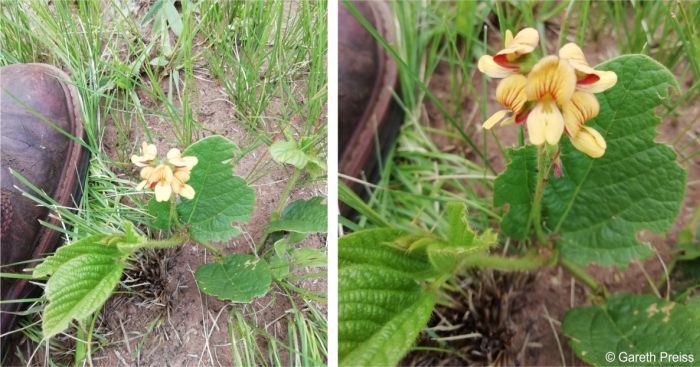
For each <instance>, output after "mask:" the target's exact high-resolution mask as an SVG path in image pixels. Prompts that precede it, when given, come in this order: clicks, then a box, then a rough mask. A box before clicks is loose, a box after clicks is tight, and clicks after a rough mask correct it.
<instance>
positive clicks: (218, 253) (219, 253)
mask: <svg viewBox="0 0 700 367" xmlns="http://www.w3.org/2000/svg"><path fill="white" fill-rule="evenodd" d="M195 242H196V243H197V244H198V245H200V246H202V247H204V248H205V249H207V250H209V251H211V252H213V253H214V254H216V256H219V257H223V256H224V252H223V251H221V249H218V248H216V247H215V246H214V245H212V244H210V243H207V242H204V241H202V242H199V241H195Z"/></svg>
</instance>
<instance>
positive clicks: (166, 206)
mask: <svg viewBox="0 0 700 367" xmlns="http://www.w3.org/2000/svg"><path fill="white" fill-rule="evenodd" d="M148 214H150V215H152V216H153V217H154V218H153V220H151V221H150V222H149V223H148V224H149V226H151V227H153V228H156V229H163V230H165V229H170V228H171V227H172V226H173V219H174V218H172V216H171V214H170V201H156V199H155V198H152V199H151V200H149V201H148Z"/></svg>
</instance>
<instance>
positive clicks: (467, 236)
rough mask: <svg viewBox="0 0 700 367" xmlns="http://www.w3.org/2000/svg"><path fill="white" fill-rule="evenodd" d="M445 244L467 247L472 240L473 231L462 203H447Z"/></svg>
mask: <svg viewBox="0 0 700 367" xmlns="http://www.w3.org/2000/svg"><path fill="white" fill-rule="evenodd" d="M447 222H448V225H449V231H448V233H447V244H448V245H450V246H460V247H469V246H471V244H472V242H473V241H474V232H473V231H472V229H471V228H470V227H469V221H468V220H467V207H466V205H464V203H450V204H448V205H447Z"/></svg>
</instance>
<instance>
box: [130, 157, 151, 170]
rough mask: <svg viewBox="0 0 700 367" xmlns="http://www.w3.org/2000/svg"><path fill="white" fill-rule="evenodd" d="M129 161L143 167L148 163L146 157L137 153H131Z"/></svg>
mask: <svg viewBox="0 0 700 367" xmlns="http://www.w3.org/2000/svg"><path fill="white" fill-rule="evenodd" d="M131 163H133V164H134V165H136V167H145V166H147V165H148V159H146V158H145V157H142V156H139V155H132V156H131Z"/></svg>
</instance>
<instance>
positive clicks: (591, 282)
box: [559, 256, 608, 297]
mask: <svg viewBox="0 0 700 367" xmlns="http://www.w3.org/2000/svg"><path fill="white" fill-rule="evenodd" d="M559 265H560V266H561V267H562V268H564V269H566V271H568V272H569V273H571V275H572V276H573V277H574V278H576V279H578V280H579V281H580V282H581V283H583V284H585V285H586V286H587V287H588V288H590V289H591V290H592V291H594V292H595V293H599V294H602V295H603V297H607V295H608V290H607V289H606V288H605V286H604V285H602V284H600V283H598V281H597V280H595V278H593V277H592V276H591V275H590V274H588V272H586V269H584V268H583V267H581V266H580V265H578V264H576V263H573V262H571V261H570V260H567V259H566V258H565V257H563V256H560V257H559Z"/></svg>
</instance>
